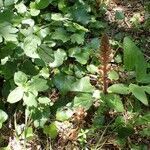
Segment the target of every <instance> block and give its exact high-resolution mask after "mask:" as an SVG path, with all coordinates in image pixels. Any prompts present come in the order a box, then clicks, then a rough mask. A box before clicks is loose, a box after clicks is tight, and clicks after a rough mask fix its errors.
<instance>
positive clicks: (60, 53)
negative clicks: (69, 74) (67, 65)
mask: <svg viewBox="0 0 150 150" xmlns="http://www.w3.org/2000/svg"><path fill="white" fill-rule="evenodd" d="M66 57H67V54H66V52H65V51H64V50H63V49H58V50H57V51H55V52H54V62H52V63H49V66H50V67H52V68H55V67H59V66H61V65H62V64H63V62H64V60H65V59H66Z"/></svg>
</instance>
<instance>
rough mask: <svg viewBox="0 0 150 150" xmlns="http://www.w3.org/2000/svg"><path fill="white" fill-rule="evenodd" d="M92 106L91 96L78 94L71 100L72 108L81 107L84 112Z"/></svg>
mask: <svg viewBox="0 0 150 150" xmlns="http://www.w3.org/2000/svg"><path fill="white" fill-rule="evenodd" d="M92 104H93V98H92V95H91V94H88V93H84V94H79V95H77V96H75V98H74V100H73V107H74V108H79V107H83V108H85V109H86V110H88V109H89V108H90V107H91V106H92Z"/></svg>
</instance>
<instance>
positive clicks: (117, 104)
mask: <svg viewBox="0 0 150 150" xmlns="http://www.w3.org/2000/svg"><path fill="white" fill-rule="evenodd" d="M105 99H106V102H107V104H108V106H109V107H110V108H111V109H114V110H116V111H117V112H123V111H124V107H123V103H122V101H121V98H120V96H119V95H114V94H108V95H106V97H105Z"/></svg>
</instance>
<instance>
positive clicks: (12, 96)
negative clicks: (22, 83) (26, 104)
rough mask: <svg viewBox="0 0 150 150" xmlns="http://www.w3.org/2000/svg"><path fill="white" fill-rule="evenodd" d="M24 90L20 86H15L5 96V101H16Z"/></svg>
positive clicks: (21, 96) (20, 97)
mask: <svg viewBox="0 0 150 150" xmlns="http://www.w3.org/2000/svg"><path fill="white" fill-rule="evenodd" d="M23 94H24V91H23V89H22V88H21V87H17V88H15V89H14V90H13V91H11V92H10V94H9V95H8V98H7V102H9V103H16V102H18V101H20V100H21V99H22V98H23Z"/></svg>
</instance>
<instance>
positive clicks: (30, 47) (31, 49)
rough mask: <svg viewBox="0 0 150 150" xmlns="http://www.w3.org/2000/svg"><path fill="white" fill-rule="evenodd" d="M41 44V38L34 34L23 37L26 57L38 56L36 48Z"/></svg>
mask: <svg viewBox="0 0 150 150" xmlns="http://www.w3.org/2000/svg"><path fill="white" fill-rule="evenodd" d="M40 44H41V39H40V38H39V37H38V36H36V35H30V36H28V37H26V38H25V39H24V45H23V48H24V52H25V54H26V55H27V56H28V57H31V58H39V55H38V53H37V48H38V46H39V45H40Z"/></svg>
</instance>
